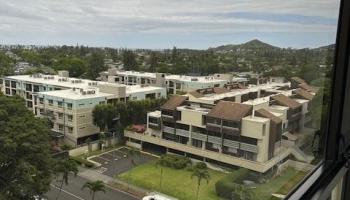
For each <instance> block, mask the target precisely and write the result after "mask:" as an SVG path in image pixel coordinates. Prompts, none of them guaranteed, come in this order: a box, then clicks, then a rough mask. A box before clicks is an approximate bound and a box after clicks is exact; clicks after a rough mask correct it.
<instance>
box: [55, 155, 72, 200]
mask: <svg viewBox="0 0 350 200" xmlns="http://www.w3.org/2000/svg"><path fill="white" fill-rule="evenodd" d="M55 167H56V170H55V171H56V173H57V175H58V176H59V175H61V178H62V179H61V180H59V182H61V185H60V188H59V191H58V194H57V197H56V200H57V199H58V198H59V196H60V194H61V191H62V187H63V183H64V184H66V185H68V179H69V174H70V173H72V174H74V176H76V175H77V174H78V164H77V163H76V162H75V160H73V159H64V160H58V161H57V163H56V166H55Z"/></svg>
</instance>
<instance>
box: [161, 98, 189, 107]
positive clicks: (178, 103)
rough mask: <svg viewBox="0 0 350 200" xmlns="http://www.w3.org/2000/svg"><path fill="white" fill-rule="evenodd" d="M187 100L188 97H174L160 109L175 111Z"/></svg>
mask: <svg viewBox="0 0 350 200" xmlns="http://www.w3.org/2000/svg"><path fill="white" fill-rule="evenodd" d="M186 100H187V97H186V96H180V95H174V96H172V97H170V99H169V100H168V101H167V102H165V104H163V105H162V106H161V107H160V108H161V109H166V110H175V109H176V108H177V107H178V106H181V105H182V104H183V103H184V102H185V101H186Z"/></svg>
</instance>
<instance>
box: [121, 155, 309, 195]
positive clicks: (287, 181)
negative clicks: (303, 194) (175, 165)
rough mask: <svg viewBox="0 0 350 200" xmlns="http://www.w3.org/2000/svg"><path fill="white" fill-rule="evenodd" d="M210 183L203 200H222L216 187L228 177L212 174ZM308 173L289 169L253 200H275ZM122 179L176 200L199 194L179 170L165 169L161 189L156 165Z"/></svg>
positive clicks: (236, 173)
mask: <svg viewBox="0 0 350 200" xmlns="http://www.w3.org/2000/svg"><path fill="white" fill-rule="evenodd" d="M209 173H210V177H211V178H210V181H209V184H207V183H206V182H205V181H203V182H202V183H201V187H200V191H199V198H198V199H200V200H220V199H221V198H220V197H218V196H217V195H216V192H215V183H216V182H217V181H218V180H220V179H222V178H224V177H226V176H227V174H225V173H222V172H218V171H214V170H209ZM232 173H233V177H237V179H240V178H241V176H242V174H244V173H248V170H246V169H243V168H241V169H238V170H235V171H233V172H232ZM306 174H307V172H302V171H297V170H295V169H294V168H291V167H289V168H287V169H286V170H285V171H284V172H283V173H282V175H281V176H278V177H275V178H273V179H271V180H270V181H269V182H267V183H264V184H257V185H255V186H256V188H254V189H253V192H254V194H255V195H254V200H274V199H275V198H273V197H272V196H271V194H273V193H278V194H287V193H288V192H289V191H290V190H291V189H292V188H293V187H294V186H295V185H296V184H297V183H299V182H300V181H301V179H303V177H305V175H306ZM118 178H119V179H121V180H123V181H126V182H127V181H128V180H129V179H130V183H131V184H132V185H136V186H139V187H142V188H146V189H148V190H151V191H159V192H162V193H164V194H168V195H171V196H174V197H177V198H178V199H181V200H194V199H195V193H196V186H197V183H196V181H197V180H196V178H194V179H191V171H188V170H176V169H172V168H167V167H164V168H163V182H162V189H160V184H159V181H160V169H159V168H157V167H156V165H155V161H152V162H149V163H146V164H142V165H139V166H137V167H135V168H133V169H132V170H130V171H128V172H126V173H123V174H120V175H119V176H118Z"/></svg>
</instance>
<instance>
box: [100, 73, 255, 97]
mask: <svg viewBox="0 0 350 200" xmlns="http://www.w3.org/2000/svg"><path fill="white" fill-rule="evenodd" d="M100 80H102V81H105V82H110V83H120V84H125V85H154V86H158V87H166V88H167V91H168V94H182V93H186V92H189V91H193V90H197V89H203V88H210V87H223V86H224V85H225V84H229V83H232V82H239V83H242V84H245V83H247V82H248V80H247V79H246V78H242V77H233V76H232V75H230V74H214V75H212V76H184V75H171V74H164V73H149V72H137V71H121V70H118V69H109V70H108V71H106V72H101V73H100Z"/></svg>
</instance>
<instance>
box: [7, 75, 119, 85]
mask: <svg viewBox="0 0 350 200" xmlns="http://www.w3.org/2000/svg"><path fill="white" fill-rule="evenodd" d="M45 77H52V78H51V79H49V78H47V79H45ZM5 78H6V79H13V80H18V81H25V82H31V83H37V84H43V85H54V86H58V87H66V88H74V87H76V88H84V87H88V86H91V85H89V83H96V84H99V85H107V84H111V83H107V82H103V81H94V80H89V79H80V78H70V77H62V76H59V75H44V74H40V75H39V77H35V75H16V76H7V77H5ZM63 79H65V80H67V81H60V80H63ZM72 81H75V83H73V82H72ZM76 81H80V82H76ZM113 85H119V86H124V85H122V84H118V83H113Z"/></svg>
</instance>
